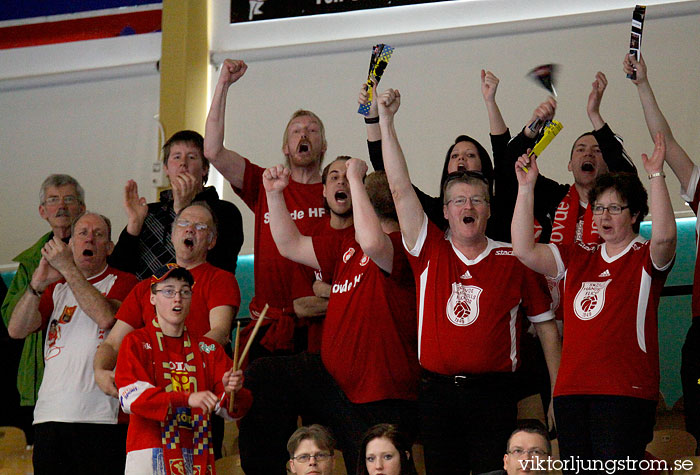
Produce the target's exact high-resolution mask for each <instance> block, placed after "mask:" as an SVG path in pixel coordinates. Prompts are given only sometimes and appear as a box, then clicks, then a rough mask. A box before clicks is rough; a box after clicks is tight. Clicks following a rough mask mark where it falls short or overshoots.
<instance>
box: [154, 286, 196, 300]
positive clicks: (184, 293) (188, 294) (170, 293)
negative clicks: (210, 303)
mask: <svg viewBox="0 0 700 475" xmlns="http://www.w3.org/2000/svg"><path fill="white" fill-rule="evenodd" d="M155 292H156V293H158V292H160V293H161V294H163V297H165V298H166V299H174V298H175V296H176V295H177V294H180V297H182V298H183V299H190V298H192V290H191V289H180V290H175V289H171V288H167V289H158V290H156V291H155Z"/></svg>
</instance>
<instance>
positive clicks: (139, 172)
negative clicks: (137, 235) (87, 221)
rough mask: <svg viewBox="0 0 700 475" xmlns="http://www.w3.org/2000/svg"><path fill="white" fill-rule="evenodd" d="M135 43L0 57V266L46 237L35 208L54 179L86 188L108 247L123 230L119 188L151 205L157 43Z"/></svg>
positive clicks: (50, 48) (103, 43)
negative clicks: (129, 188) (139, 193)
mask: <svg viewBox="0 0 700 475" xmlns="http://www.w3.org/2000/svg"><path fill="white" fill-rule="evenodd" d="M142 36H145V37H147V38H142V39H140V41H136V40H135V39H134V37H129V38H126V39H122V38H117V39H110V40H96V41H86V42H82V43H80V44H73V45H74V46H73V48H71V47H69V45H70V44H63V45H52V46H46V47H35V48H19V49H15V50H10V51H7V52H0V65H2V73H1V74H0V111H2V114H1V115H0V170H2V174H1V175H0V202H1V203H2V206H0V224H1V226H2V231H3V232H2V238H0V264H8V263H10V260H11V259H12V258H13V257H14V256H15V255H17V254H18V253H19V252H20V251H22V250H23V249H26V248H27V247H28V246H29V245H30V244H33V243H34V242H35V241H36V240H37V239H38V238H39V236H41V235H42V234H44V233H46V232H47V231H48V230H49V228H48V225H47V223H46V222H45V221H43V220H42V219H41V218H40V217H39V214H38V211H37V208H38V205H39V187H40V185H41V182H42V181H43V179H44V178H45V177H46V176H47V175H49V174H51V173H68V174H70V175H72V176H74V177H75V178H76V179H77V180H78V181H79V182H80V183H81V184H82V185H83V187H84V188H85V192H86V198H87V199H86V201H87V206H88V208H89V209H92V210H96V211H99V212H101V213H103V214H105V215H106V216H108V217H110V218H111V219H112V222H113V227H114V233H113V234H114V236H113V237H115V238H116V236H118V233H119V231H120V230H121V228H122V227H123V226H124V225H125V224H126V219H125V217H124V211H123V208H122V194H123V187H124V184H125V183H126V181H127V180H128V179H129V178H133V179H136V180H137V181H138V183H139V185H140V186H141V187H142V188H143V192H144V194H145V196H147V197H148V199H149V200H152V199H153V198H154V197H155V193H154V191H153V189H152V188H151V187H150V186H148V183H149V182H150V174H149V173H148V171H149V166H150V164H149V163H150V161H151V160H154V159H155V157H156V156H157V147H158V131H157V130H158V129H157V124H156V122H155V121H154V120H153V116H154V115H155V114H157V113H158V104H159V76H158V74H157V71H156V69H155V61H156V60H157V58H158V56H159V54H160V35H142ZM86 44H88V45H87V46H86ZM154 52H155V53H156V55H155V56H154V55H153V53H154ZM149 61H151V67H150V68H149V67H144V64H146V65H147V64H148V62H149ZM115 66H118V67H115ZM95 78H104V79H95ZM40 84H43V85H42V86H39V85H40ZM56 84H58V85H56Z"/></svg>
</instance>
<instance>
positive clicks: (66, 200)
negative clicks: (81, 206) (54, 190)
mask: <svg viewBox="0 0 700 475" xmlns="http://www.w3.org/2000/svg"><path fill="white" fill-rule="evenodd" d="M61 200H63V204H67V205H72V204H74V203H77V202H78V198H76V197H75V196H73V195H67V196H64V197H60V196H49V197H48V198H46V200H44V204H47V205H51V206H55V205H57V204H59V203H60V202H61Z"/></svg>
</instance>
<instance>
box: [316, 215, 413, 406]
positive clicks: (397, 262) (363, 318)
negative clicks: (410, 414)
mask: <svg viewBox="0 0 700 475" xmlns="http://www.w3.org/2000/svg"><path fill="white" fill-rule="evenodd" d="M389 237H390V238H391V241H392V243H393V245H394V260H393V266H392V272H391V275H387V274H386V273H385V272H384V271H382V270H381V269H380V268H379V267H378V266H377V265H376V264H375V263H374V262H373V261H372V260H371V259H370V258H369V257H368V256H366V255H365V254H364V252H362V248H360V245H359V244H358V243H357V241H355V233H354V228H352V227H351V228H348V230H346V232H345V233H344V234H343V239H342V240H340V239H338V238H337V236H329V235H325V236H314V237H313V244H314V251H315V253H316V258H317V259H318V262H319V264H320V266H321V270H322V271H323V274H324V275H332V276H333V286H332V289H331V297H330V300H329V303H328V312H327V313H326V320H325V322H324V325H323V338H322V340H321V359H322V360H323V364H324V366H325V367H326V369H327V370H328V372H329V373H330V374H331V375H332V376H333V378H334V379H335V381H336V382H337V383H338V385H339V386H340V388H341V389H342V390H343V392H344V393H345V394H346V395H347V397H348V399H350V401H352V402H354V403H357V404H359V403H366V402H372V401H380V400H383V399H416V396H417V390H418V373H419V367H418V359H417V356H416V309H415V287H414V284H413V276H412V275H411V269H410V267H409V265H408V262H407V260H406V256H405V254H404V253H403V252H402V249H401V236H400V234H399V233H398V232H396V233H392V234H390V235H389Z"/></svg>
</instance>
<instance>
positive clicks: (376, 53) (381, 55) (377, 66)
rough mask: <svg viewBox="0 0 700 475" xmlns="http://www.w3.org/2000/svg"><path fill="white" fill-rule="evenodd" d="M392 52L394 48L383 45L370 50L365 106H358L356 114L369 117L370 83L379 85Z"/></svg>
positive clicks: (370, 101)
mask: <svg viewBox="0 0 700 475" xmlns="http://www.w3.org/2000/svg"><path fill="white" fill-rule="evenodd" d="M393 52H394V48H393V47H392V46H389V45H385V44H378V45H374V47H373V48H372V57H371V58H370V60H369V73H367V98H368V100H367V104H362V105H360V108H359V109H357V113H358V114H362V115H364V116H367V115H369V108H370V106H371V105H372V99H373V98H372V82H373V81H374V82H376V83H377V84H379V81H380V80H381V79H382V75H383V74H384V70H385V69H386V66H387V64H389V60H390V59H391V54H392V53H393Z"/></svg>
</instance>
